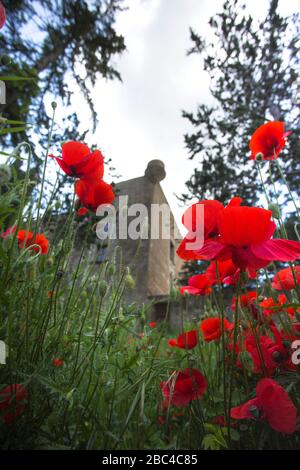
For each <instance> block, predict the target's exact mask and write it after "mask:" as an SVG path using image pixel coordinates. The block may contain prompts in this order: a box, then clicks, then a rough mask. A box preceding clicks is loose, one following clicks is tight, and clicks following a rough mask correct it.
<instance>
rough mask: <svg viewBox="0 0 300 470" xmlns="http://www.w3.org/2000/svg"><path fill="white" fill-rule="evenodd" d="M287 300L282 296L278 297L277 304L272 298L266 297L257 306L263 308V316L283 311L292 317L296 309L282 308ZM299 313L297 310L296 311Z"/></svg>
mask: <svg viewBox="0 0 300 470" xmlns="http://www.w3.org/2000/svg"><path fill="white" fill-rule="evenodd" d="M288 303H289V302H288V299H287V298H286V296H285V295H284V294H281V295H279V296H278V300H277V302H276V301H275V300H274V299H273V298H272V297H267V298H266V299H264V300H263V301H262V302H260V304H259V306H260V307H262V308H263V314H264V315H265V316H269V315H273V314H274V313H275V314H276V313H278V312H280V311H281V310H284V311H285V312H287V313H288V314H289V315H291V316H294V315H295V311H296V309H295V308H293V307H284V305H285V304H288ZM298 311H299V309H298Z"/></svg>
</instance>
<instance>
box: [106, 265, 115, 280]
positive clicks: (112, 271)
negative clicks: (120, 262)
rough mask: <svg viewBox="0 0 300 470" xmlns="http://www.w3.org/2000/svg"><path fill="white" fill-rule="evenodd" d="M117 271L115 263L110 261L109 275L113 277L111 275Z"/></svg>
mask: <svg viewBox="0 0 300 470" xmlns="http://www.w3.org/2000/svg"><path fill="white" fill-rule="evenodd" d="M115 272H116V267H115V265H114V264H111V263H110V264H109V265H108V266H107V275H108V276H109V277H111V276H113V275H114V274H115Z"/></svg>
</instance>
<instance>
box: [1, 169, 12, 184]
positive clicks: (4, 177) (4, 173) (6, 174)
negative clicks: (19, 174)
mask: <svg viewBox="0 0 300 470" xmlns="http://www.w3.org/2000/svg"><path fill="white" fill-rule="evenodd" d="M10 180H11V169H10V167H9V166H8V165H0V186H1V185H5V184H7V183H8V182H9V181H10Z"/></svg>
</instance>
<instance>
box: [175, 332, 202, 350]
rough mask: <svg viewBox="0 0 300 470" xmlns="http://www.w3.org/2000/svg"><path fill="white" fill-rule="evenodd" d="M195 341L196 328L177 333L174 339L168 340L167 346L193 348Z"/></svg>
mask: <svg viewBox="0 0 300 470" xmlns="http://www.w3.org/2000/svg"><path fill="white" fill-rule="evenodd" d="M197 343H198V334H197V331H196V330H191V331H187V332H186V333H182V334H181V335H179V336H178V337H177V338H176V339H169V341H168V345H169V346H171V347H176V348H181V349H193V348H194V347H195V346H197Z"/></svg>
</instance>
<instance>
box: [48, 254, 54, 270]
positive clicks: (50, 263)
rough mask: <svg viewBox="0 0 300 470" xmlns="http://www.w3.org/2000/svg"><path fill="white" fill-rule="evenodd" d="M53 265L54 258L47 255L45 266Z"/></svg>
mask: <svg viewBox="0 0 300 470" xmlns="http://www.w3.org/2000/svg"><path fill="white" fill-rule="evenodd" d="M53 265H54V258H53V256H48V258H47V266H48V267H49V268H51V267H52V266H53Z"/></svg>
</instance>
